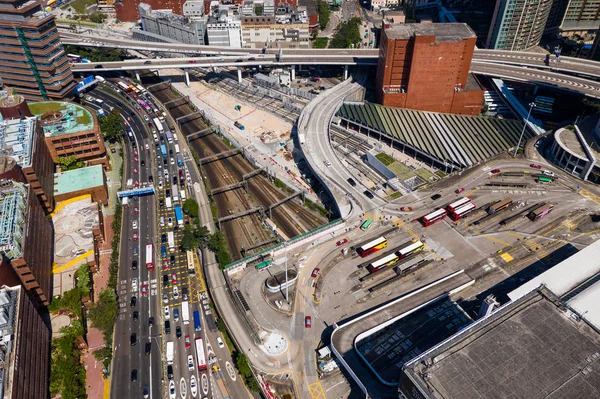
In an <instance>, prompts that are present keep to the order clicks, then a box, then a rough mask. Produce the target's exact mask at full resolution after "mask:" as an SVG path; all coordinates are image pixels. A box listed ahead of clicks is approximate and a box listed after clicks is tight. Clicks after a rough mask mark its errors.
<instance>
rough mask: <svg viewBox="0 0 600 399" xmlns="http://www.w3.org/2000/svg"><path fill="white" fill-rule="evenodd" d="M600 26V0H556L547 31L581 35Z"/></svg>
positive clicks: (553, 3)
mask: <svg viewBox="0 0 600 399" xmlns="http://www.w3.org/2000/svg"><path fill="white" fill-rule="evenodd" d="M599 28H600V0H554V1H553V2H552V8H551V10H550V15H549V17H548V22H547V23H546V32H552V33H558V32H560V33H563V34H567V35H571V34H573V33H578V34H580V35H581V36H583V35H584V34H586V33H588V31H597V30H598V29H599Z"/></svg>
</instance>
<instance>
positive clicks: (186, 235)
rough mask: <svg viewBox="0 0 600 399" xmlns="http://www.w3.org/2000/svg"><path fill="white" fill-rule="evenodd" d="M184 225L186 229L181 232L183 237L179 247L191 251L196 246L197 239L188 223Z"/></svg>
mask: <svg viewBox="0 0 600 399" xmlns="http://www.w3.org/2000/svg"><path fill="white" fill-rule="evenodd" d="M185 227H186V229H185V230H184V232H183V238H182V240H181V248H183V249H184V250H186V251H192V250H194V249H195V248H196V247H197V246H198V240H197V239H196V237H195V235H194V232H193V231H192V229H191V227H190V225H186V226H185ZM188 227H190V228H188Z"/></svg>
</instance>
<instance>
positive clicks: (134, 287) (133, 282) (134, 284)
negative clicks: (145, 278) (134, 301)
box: [131, 278, 138, 292]
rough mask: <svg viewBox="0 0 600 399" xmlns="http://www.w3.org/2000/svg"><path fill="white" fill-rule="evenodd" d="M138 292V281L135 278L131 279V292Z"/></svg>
mask: <svg viewBox="0 0 600 399" xmlns="http://www.w3.org/2000/svg"><path fill="white" fill-rule="evenodd" d="M137 290H138V280H137V278H132V279H131V292H137Z"/></svg>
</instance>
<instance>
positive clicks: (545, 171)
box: [542, 170, 554, 177]
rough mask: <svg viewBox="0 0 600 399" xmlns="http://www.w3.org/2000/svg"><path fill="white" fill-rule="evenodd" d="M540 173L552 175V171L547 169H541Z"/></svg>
mask: <svg viewBox="0 0 600 399" xmlns="http://www.w3.org/2000/svg"><path fill="white" fill-rule="evenodd" d="M542 173H543V174H545V175H546V176H552V177H554V172H551V171H549V170H542Z"/></svg>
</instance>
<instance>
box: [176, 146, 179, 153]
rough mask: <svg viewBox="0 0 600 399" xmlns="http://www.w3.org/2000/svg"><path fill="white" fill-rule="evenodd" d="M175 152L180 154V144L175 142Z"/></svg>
mask: <svg viewBox="0 0 600 399" xmlns="http://www.w3.org/2000/svg"><path fill="white" fill-rule="evenodd" d="M175 154H179V144H175Z"/></svg>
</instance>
